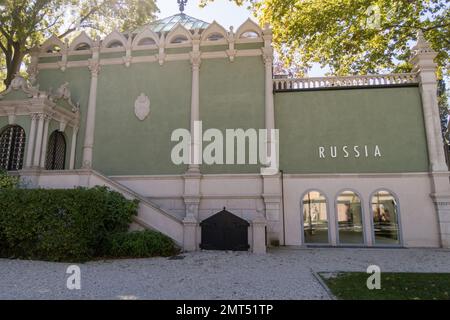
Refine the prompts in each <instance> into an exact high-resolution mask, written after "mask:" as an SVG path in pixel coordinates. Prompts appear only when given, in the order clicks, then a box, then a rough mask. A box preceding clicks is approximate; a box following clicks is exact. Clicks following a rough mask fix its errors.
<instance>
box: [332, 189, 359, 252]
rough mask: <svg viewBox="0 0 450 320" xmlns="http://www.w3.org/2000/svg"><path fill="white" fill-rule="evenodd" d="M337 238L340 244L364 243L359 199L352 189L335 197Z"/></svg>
mask: <svg viewBox="0 0 450 320" xmlns="http://www.w3.org/2000/svg"><path fill="white" fill-rule="evenodd" d="M336 205H337V208H336V209H337V210H336V215H337V220H338V239H339V243H341V244H364V234H363V228H364V227H363V215H362V208H361V199H360V198H359V196H358V195H357V194H356V193H355V192H353V191H348V190H346V191H344V192H342V193H341V194H340V195H339V196H338V198H337V203H336Z"/></svg>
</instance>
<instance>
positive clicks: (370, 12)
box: [201, 0, 450, 76]
mask: <svg viewBox="0 0 450 320" xmlns="http://www.w3.org/2000/svg"><path fill="white" fill-rule="evenodd" d="M211 1H214V0H201V3H202V4H203V5H204V4H206V3H207V2H211ZM234 2H235V3H237V4H238V5H242V4H243V3H248V4H250V6H251V7H252V9H253V12H254V14H255V15H256V16H257V17H258V19H259V21H260V23H261V24H262V25H263V24H264V23H270V24H271V25H272V27H273V34H274V43H275V46H276V49H277V51H278V52H279V53H280V54H281V57H282V59H283V60H284V61H285V63H286V67H288V66H290V65H292V64H296V65H298V66H300V70H301V71H302V72H305V71H307V70H308V69H309V68H310V67H311V65H312V63H314V62H316V63H320V64H321V65H322V66H329V67H330V69H331V73H332V74H337V75H347V74H355V73H360V74H365V73H379V72H386V71H394V72H404V71H409V70H410V69H411V65H410V64H409V63H408V60H409V58H410V56H411V49H410V48H411V41H415V40H416V34H417V30H418V29H421V30H422V31H423V32H424V35H425V38H426V39H427V40H428V41H430V42H431V45H432V47H433V49H434V50H435V51H436V52H438V54H439V55H438V58H437V62H438V64H439V66H440V70H441V76H442V75H449V66H450V59H449V53H450V40H449V39H450V3H449V2H448V0H414V1H411V0H247V1H245V0H234Z"/></svg>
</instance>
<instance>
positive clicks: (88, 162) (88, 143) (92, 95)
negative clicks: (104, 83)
mask: <svg viewBox="0 0 450 320" xmlns="http://www.w3.org/2000/svg"><path fill="white" fill-rule="evenodd" d="M89 70H91V88H90V91H89V103H88V110H87V116H86V131H85V135H84V144H83V168H92V149H93V147H94V132H95V110H96V107H97V83H98V73H99V71H100V63H99V61H98V47H97V48H94V54H93V58H92V59H91V60H90V61H89Z"/></svg>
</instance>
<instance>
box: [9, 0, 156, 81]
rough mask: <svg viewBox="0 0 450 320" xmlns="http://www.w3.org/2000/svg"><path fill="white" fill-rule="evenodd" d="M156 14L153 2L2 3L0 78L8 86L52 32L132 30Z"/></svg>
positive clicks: (45, 0) (21, 0)
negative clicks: (35, 49)
mask: <svg viewBox="0 0 450 320" xmlns="http://www.w3.org/2000/svg"><path fill="white" fill-rule="evenodd" d="M157 11H158V8H157V6H156V4H155V1H154V0H0V49H1V51H0V77H1V76H3V77H2V78H3V79H4V83H5V84H6V85H8V84H9V83H10V82H11V80H12V79H13V77H14V75H15V74H16V73H17V72H18V71H19V69H20V66H21V65H22V62H23V60H24V57H25V56H26V55H27V54H28V53H29V51H30V50H31V48H32V47H33V46H35V45H37V44H39V43H41V42H42V41H43V40H44V39H45V38H47V37H49V36H50V35H51V34H52V33H54V34H56V35H58V36H59V37H61V38H64V37H68V36H70V35H71V34H72V33H73V32H74V31H76V30H79V29H87V30H88V32H89V33H91V35H93V36H94V35H96V34H101V33H105V32H108V31H111V29H113V28H118V29H120V30H130V29H133V28H134V27H136V26H139V25H142V24H144V23H147V22H149V21H150V20H152V19H154V17H155V15H154V14H155V13H156V12H157Z"/></svg>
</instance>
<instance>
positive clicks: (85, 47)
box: [75, 42, 91, 51]
mask: <svg viewBox="0 0 450 320" xmlns="http://www.w3.org/2000/svg"><path fill="white" fill-rule="evenodd" d="M90 48H91V46H90V45H89V44H87V43H84V42H83V43H80V44H79V45H77V47H76V48H75V51H82V50H89V49H90Z"/></svg>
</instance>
